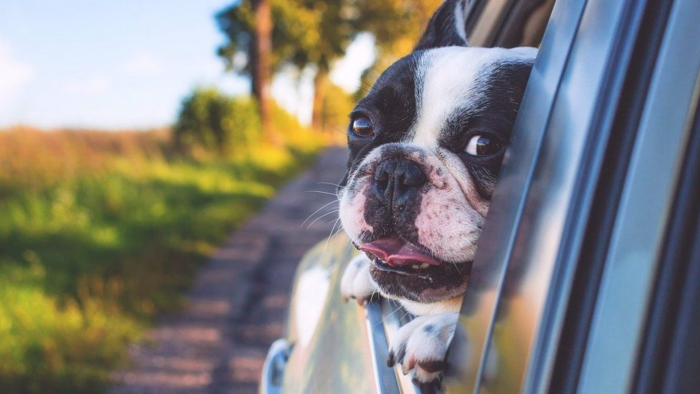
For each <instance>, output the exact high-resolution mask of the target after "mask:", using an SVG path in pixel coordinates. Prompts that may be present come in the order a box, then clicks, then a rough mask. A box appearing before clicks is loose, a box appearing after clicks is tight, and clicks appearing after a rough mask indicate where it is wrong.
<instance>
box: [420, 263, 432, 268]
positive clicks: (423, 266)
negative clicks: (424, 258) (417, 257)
mask: <svg viewBox="0 0 700 394" xmlns="http://www.w3.org/2000/svg"><path fill="white" fill-rule="evenodd" d="M420 267H421V268H428V267H430V264H428V263H423V264H421V265H420Z"/></svg>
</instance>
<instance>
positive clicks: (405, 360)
mask: <svg viewBox="0 0 700 394" xmlns="http://www.w3.org/2000/svg"><path fill="white" fill-rule="evenodd" d="M457 316H458V315H457V313H443V314H439V315H428V316H420V317H417V318H415V319H413V320H412V321H411V322H409V323H408V324H406V325H404V326H402V327H401V328H400V329H399V331H398V333H397V335H396V338H395V339H394V341H393V342H392V344H391V348H390V351H389V358H388V360H387V364H388V365H389V366H393V365H400V366H401V371H402V372H403V373H404V374H408V373H412V374H413V378H414V379H415V380H417V381H419V382H422V383H428V382H432V381H434V380H436V379H438V378H439V377H440V376H441V375H442V373H443V371H444V370H445V367H446V363H445V355H446V354H447V348H448V346H449V344H450V341H451V340H452V336H453V335H454V331H455V326H456V323H457Z"/></svg>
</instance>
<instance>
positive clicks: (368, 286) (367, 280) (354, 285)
mask: <svg viewBox="0 0 700 394" xmlns="http://www.w3.org/2000/svg"><path fill="white" fill-rule="evenodd" d="M370 264H371V262H370V261H369V259H368V258H367V256H366V255H365V254H360V255H358V256H357V257H355V258H354V259H352V260H350V263H349V264H348V266H347V267H346V268H345V272H343V277H342V278H341V280H340V293H341V295H342V296H343V301H345V302H347V301H348V300H349V299H351V298H355V299H357V302H358V303H359V304H360V305H362V304H364V303H365V302H366V301H367V300H369V299H370V298H371V297H372V295H373V294H374V293H376V292H377V289H376V287H375V286H374V283H372V278H371V277H370V273H369V267H370Z"/></svg>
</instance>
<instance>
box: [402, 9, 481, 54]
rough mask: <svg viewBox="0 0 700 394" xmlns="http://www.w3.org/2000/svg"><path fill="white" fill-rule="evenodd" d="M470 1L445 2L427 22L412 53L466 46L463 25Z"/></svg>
mask: <svg viewBox="0 0 700 394" xmlns="http://www.w3.org/2000/svg"><path fill="white" fill-rule="evenodd" d="M471 2H472V0H445V2H444V3H442V5H441V6H440V8H438V10H437V11H435V14H433V17H432V18H430V22H428V27H427V28H426V29H425V32H424V33H423V36H422V37H421V39H420V41H418V44H417V45H416V47H415V49H414V51H420V50H424V49H431V48H440V47H449V46H464V47H465V46H467V35H466V31H465V24H466V19H467V13H468V12H469V7H470V6H471Z"/></svg>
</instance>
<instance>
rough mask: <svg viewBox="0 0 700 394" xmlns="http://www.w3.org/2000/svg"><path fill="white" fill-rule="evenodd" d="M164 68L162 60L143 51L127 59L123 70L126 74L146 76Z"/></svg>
mask: <svg viewBox="0 0 700 394" xmlns="http://www.w3.org/2000/svg"><path fill="white" fill-rule="evenodd" d="M162 69H163V67H162V65H161V62H160V60H158V58H157V57H155V56H153V55H151V54H148V53H142V54H140V55H138V56H135V57H133V58H132V59H130V60H129V61H127V62H126V63H125V64H124V66H123V67H122V70H123V71H124V73H125V74H126V75H129V76H135V77H146V76H150V75H154V74H157V73H158V72H160V71H161V70H162Z"/></svg>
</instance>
